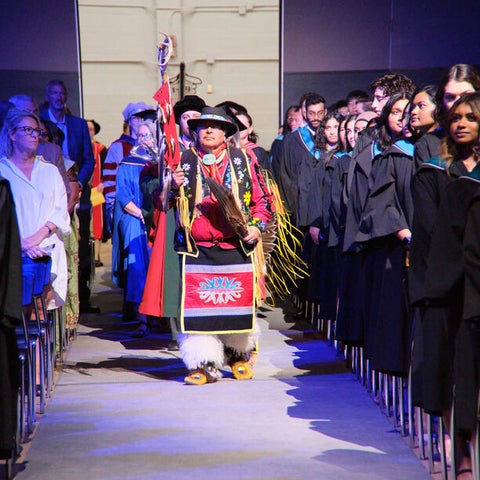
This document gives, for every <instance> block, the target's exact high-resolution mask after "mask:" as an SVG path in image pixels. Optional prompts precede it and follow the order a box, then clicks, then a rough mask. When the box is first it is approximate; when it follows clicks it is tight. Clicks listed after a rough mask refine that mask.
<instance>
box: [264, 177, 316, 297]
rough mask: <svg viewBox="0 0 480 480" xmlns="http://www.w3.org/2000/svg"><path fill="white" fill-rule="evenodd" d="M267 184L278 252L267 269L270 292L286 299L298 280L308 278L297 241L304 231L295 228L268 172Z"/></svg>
mask: <svg viewBox="0 0 480 480" xmlns="http://www.w3.org/2000/svg"><path fill="white" fill-rule="evenodd" d="M265 182H266V185H267V188H268V190H269V193H270V195H271V196H270V198H271V199H272V201H273V207H274V211H275V221H276V226H277V232H276V241H275V248H274V251H273V252H272V253H273V255H271V256H270V261H269V263H268V267H267V278H268V281H269V284H270V287H269V289H268V290H269V293H270V294H271V293H275V294H276V295H277V296H278V297H279V298H287V297H288V296H289V294H290V288H291V285H293V286H298V281H299V280H301V279H303V278H305V277H308V276H309V273H308V271H307V268H308V265H307V264H306V263H305V262H304V261H303V260H302V259H301V258H300V255H299V253H300V252H301V251H302V243H301V241H300V240H299V238H298V237H299V236H301V231H300V230H299V229H298V228H297V227H295V226H294V225H292V223H291V221H290V215H289V213H288V212H287V210H286V209H285V206H284V205H283V202H282V200H281V197H280V191H279V189H278V185H277V183H276V182H275V180H274V179H273V178H272V177H271V175H270V174H269V172H265ZM287 280H289V282H287ZM289 284H290V287H289Z"/></svg>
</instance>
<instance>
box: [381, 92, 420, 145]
mask: <svg viewBox="0 0 480 480" xmlns="http://www.w3.org/2000/svg"><path fill="white" fill-rule="evenodd" d="M411 99H412V94H411V93H410V92H406V91H400V92H396V93H394V94H393V95H391V96H390V98H389V99H388V102H387V104H386V105H385V106H384V107H383V110H382V113H381V114H380V117H379V118H378V119H377V129H376V130H375V140H376V141H377V143H378V146H379V148H380V150H385V148H387V147H390V146H391V145H392V144H393V141H394V139H393V136H392V132H391V131H390V128H389V127H388V116H389V115H390V113H391V112H392V108H393V106H394V105H395V103H397V102H398V101H399V100H408V101H410V100H411Z"/></svg>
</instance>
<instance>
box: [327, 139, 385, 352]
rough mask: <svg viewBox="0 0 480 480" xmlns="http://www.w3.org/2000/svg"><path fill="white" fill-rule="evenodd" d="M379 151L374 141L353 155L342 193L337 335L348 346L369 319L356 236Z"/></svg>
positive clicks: (360, 340)
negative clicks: (342, 211) (343, 204)
mask: <svg viewBox="0 0 480 480" xmlns="http://www.w3.org/2000/svg"><path fill="white" fill-rule="evenodd" d="M365 138H366V137H365ZM379 154H380V153H379V152H378V151H377V150H376V149H375V145H374V143H373V142H370V143H369V144H367V145H366V146H365V147H364V148H363V149H362V150H360V151H359V152H358V154H356V155H355V154H354V155H353V157H352V158H351V160H350V163H349V167H348V172H347V175H346V180H345V188H344V191H343V194H342V198H343V201H345V202H346V208H345V215H344V218H345V222H341V223H344V225H345V227H344V230H343V232H344V234H343V242H342V244H341V250H342V255H341V259H340V277H339V289H338V292H339V299H338V312H337V328H336V336H337V338H338V340H340V341H342V342H343V343H345V344H347V345H354V346H364V325H365V319H366V318H368V313H367V312H366V311H365V305H366V304H365V295H366V294H367V292H366V291H365V289H366V288H368V287H367V285H368V282H369V280H368V279H366V278H364V277H363V275H364V271H363V268H364V263H365V258H366V254H365V251H364V246H363V245H362V244H360V243H358V242H357V241H356V236H357V233H358V227H359V224H360V221H361V219H362V215H363V209H364V208H365V204H366V201H367V198H368V193H369V178H370V173H371V170H372V162H373V161H374V160H375V159H376V158H377V157H378V156H379ZM349 175H350V177H349Z"/></svg>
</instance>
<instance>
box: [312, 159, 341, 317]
mask: <svg viewBox="0 0 480 480" xmlns="http://www.w3.org/2000/svg"><path fill="white" fill-rule="evenodd" d="M322 160H323V159H322ZM338 161H339V155H338V154H336V155H333V156H332V157H331V158H330V159H329V161H328V163H325V164H324V168H325V172H324V176H323V186H322V189H321V192H322V200H321V203H322V215H321V217H320V218H318V219H317V220H316V221H315V222H314V223H313V224H312V225H313V226H315V227H318V228H319V229H320V238H319V244H318V246H316V254H317V266H316V267H317V268H316V270H315V273H316V275H315V277H316V278H312V281H311V282H310V284H312V286H313V287H314V288H315V290H316V291H317V292H318V297H319V298H318V300H319V303H320V310H319V316H320V318H321V319H323V320H335V319H336V316H337V299H338V274H339V248H338V241H337V242H336V244H332V245H331V244H330V224H331V221H332V219H331V215H330V212H331V210H332V208H331V207H332V203H333V192H332V188H333V183H334V182H333V177H334V172H335V168H336V165H337V163H338ZM340 193H341V191H340ZM337 196H338V193H337ZM336 200H337V201H338V198H337V199H336Z"/></svg>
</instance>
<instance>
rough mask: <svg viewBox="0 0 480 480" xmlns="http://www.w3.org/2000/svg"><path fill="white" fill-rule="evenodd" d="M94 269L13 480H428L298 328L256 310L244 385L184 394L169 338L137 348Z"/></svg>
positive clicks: (322, 345) (276, 314)
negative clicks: (251, 368)
mask: <svg viewBox="0 0 480 480" xmlns="http://www.w3.org/2000/svg"><path fill="white" fill-rule="evenodd" d="M109 275H110V274H109V265H106V266H105V267H102V268H100V269H98V271H97V276H96V283H95V290H94V292H95V293H94V296H93V300H94V303H96V304H98V305H99V306H101V308H102V314H101V315H96V316H95V315H86V316H84V317H83V318H82V320H81V324H80V325H79V328H78V336H77V339H76V340H75V341H74V342H73V343H72V344H71V346H70V347H69V349H68V352H67V354H66V358H65V361H64V362H63V365H62V368H61V371H60V373H59V377H58V379H57V383H56V387H55V390H54V393H53V396H52V398H51V400H50V401H49V403H48V406H47V409H46V412H45V414H44V415H43V416H42V417H41V418H40V420H39V424H38V426H37V428H36V431H35V433H34V436H33V439H32V441H31V442H29V443H27V444H26V445H25V449H24V453H23V455H22V457H21V458H20V460H19V462H18V463H19V464H18V465H17V471H18V473H17V477H16V478H18V479H20V480H26V479H34V480H51V479H59V480H63V479H65V480H67V479H68V480H85V479H88V480H114V479H129V480H134V479H139V480H140V479H141V480H148V479H155V480H157V479H158V480H161V479H169V480H170V479H179V480H184V479H185V480H197V479H209V480H217V479H218V480H225V479H233V480H236V479H238V480H243V479H245V480H246V479H248V480H260V479H262V480H269V479H272V480H273V479H275V480H282V479H288V480H292V479H322V480H330V479H331V480H333V479H335V480H344V479H345V480H347V479H348V480H351V479H358V480H380V479H382V480H383V479H385V480H387V479H388V480H406V479H408V480H417V479H418V480H423V479H425V480H428V479H431V478H432V477H431V476H430V475H429V474H428V472H427V470H426V468H425V466H424V465H423V464H422V463H421V462H420V461H419V460H418V459H417V457H416V456H415V454H414V452H413V451H412V450H411V449H410V448H409V447H408V445H407V443H406V441H405V440H404V439H403V438H402V437H401V436H400V434H399V433H398V431H396V430H395V429H394V428H393V426H392V423H391V422H390V420H389V419H387V418H386V417H385V416H384V415H383V414H382V413H381V412H380V410H379V408H378V407H377V406H376V405H375V403H374V402H373V401H372V399H371V397H370V396H369V395H368V394H367V393H366V391H365V389H364V388H363V387H362V386H361V385H360V384H359V382H358V381H357V380H356V379H355V377H354V376H353V375H352V374H351V373H350V372H348V371H346V370H345V367H344V361H343V358H341V357H340V356H338V355H337V353H336V352H335V350H334V349H333V348H332V347H331V346H330V345H328V344H327V343H326V342H325V341H323V340H321V339H319V338H318V336H317V335H315V334H314V332H312V331H311V330H310V327H309V325H308V324H306V323H297V324H294V323H289V322H287V321H285V317H284V315H283V312H282V310H281V309H280V308H274V309H272V308H262V309H261V311H260V312H259V317H260V318H259V324H260V326H261V330H262V338H261V342H260V354H259V359H258V362H257V365H256V367H255V378H254V379H253V380H247V381H238V380H235V379H233V377H232V375H231V372H228V371H227V370H226V371H225V372H224V373H225V376H224V378H223V379H222V380H221V381H219V382H218V383H216V384H210V385H205V386H199V387H198V386H186V385H184V383H183V377H184V375H185V369H184V366H183V364H182V362H181V359H180V358H179V355H178V354H177V352H168V351H167V350H166V346H167V344H168V342H169V340H170V338H169V334H168V332H167V331H165V328H164V329H163V331H162V329H158V330H156V331H155V332H154V333H153V334H152V335H150V336H149V337H146V338H144V339H133V338H132V337H131V332H132V331H133V329H134V328H135V324H133V323H122V320H121V315H120V313H119V312H120V311H121V293H120V291H118V290H117V289H115V288H113V286H112V284H111V283H110V280H109Z"/></svg>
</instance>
